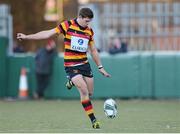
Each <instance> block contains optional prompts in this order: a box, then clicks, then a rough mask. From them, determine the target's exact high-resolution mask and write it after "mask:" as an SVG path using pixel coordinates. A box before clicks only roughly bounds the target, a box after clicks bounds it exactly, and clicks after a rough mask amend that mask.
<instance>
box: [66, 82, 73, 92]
mask: <svg viewBox="0 0 180 134" xmlns="http://www.w3.org/2000/svg"><path fill="white" fill-rule="evenodd" d="M73 86H74V84H73V82H72V81H71V80H68V81H67V82H66V87H67V89H69V90H71V88H72V87H73Z"/></svg>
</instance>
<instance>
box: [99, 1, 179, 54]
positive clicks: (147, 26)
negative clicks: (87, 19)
mask: <svg viewBox="0 0 180 134" xmlns="http://www.w3.org/2000/svg"><path fill="white" fill-rule="evenodd" d="M100 10H101V15H100V16H101V17H100V19H99V21H100V24H101V25H100V30H101V42H102V43H101V46H100V47H101V49H102V50H103V51H107V50H108V46H109V44H110V43H111V38H112V37H117V38H120V39H121V40H126V41H127V43H128V47H129V50H131V51H164V50H165V51H168V50H172V51H178V50H180V2H176V3H167V2H164V3H159V2H158V3H155V2H154V3H149V2H147V3H105V4H103V5H102V6H100Z"/></svg>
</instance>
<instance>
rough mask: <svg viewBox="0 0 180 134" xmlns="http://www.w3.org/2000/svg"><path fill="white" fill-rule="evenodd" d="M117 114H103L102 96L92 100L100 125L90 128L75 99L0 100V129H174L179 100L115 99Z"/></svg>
mask: <svg viewBox="0 0 180 134" xmlns="http://www.w3.org/2000/svg"><path fill="white" fill-rule="evenodd" d="M116 102H117V106H118V115H117V117H116V118H115V119H108V118H106V116H105V114H104V112H103V103H104V100H93V104H94V110H95V113H96V116H97V118H98V119H99V121H100V123H101V129H99V130H94V129H93V128H92V126H91V124H90V121H89V119H88V118H87V116H86V114H85V112H84V111H83V109H82V106H81V104H80V102H79V100H42V101H11V102H10V101H4V100H0V132H3V133H6V132H7V133H11V132H16V133H21V132H25V133H39V132H41V133H54V132H55V133H67V132H68V133H131V132H133V133H140V132H143V133H152V132H155V133H169V132H170V133H177V132H180V101H179V100H116Z"/></svg>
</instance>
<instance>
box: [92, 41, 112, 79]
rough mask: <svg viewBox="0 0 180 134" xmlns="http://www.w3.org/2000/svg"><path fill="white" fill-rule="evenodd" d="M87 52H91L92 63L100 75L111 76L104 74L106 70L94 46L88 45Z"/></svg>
mask: <svg viewBox="0 0 180 134" xmlns="http://www.w3.org/2000/svg"><path fill="white" fill-rule="evenodd" d="M89 50H90V52H91V56H92V58H93V60H94V62H95V63H96V65H97V66H98V69H99V72H100V73H101V74H103V75H104V76H105V77H110V76H111V75H110V74H109V73H107V72H106V70H105V69H104V67H103V66H102V64H101V60H100V57H99V53H98V51H97V49H96V47H95V46H94V44H91V45H89Z"/></svg>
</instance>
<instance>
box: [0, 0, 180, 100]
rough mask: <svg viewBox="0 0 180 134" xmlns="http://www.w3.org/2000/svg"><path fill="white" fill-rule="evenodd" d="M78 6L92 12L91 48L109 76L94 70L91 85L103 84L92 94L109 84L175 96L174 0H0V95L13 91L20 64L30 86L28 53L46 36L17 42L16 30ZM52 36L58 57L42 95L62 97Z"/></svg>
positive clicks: (178, 36)
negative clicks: (23, 67)
mask: <svg viewBox="0 0 180 134" xmlns="http://www.w3.org/2000/svg"><path fill="white" fill-rule="evenodd" d="M83 6H86V7H90V8H91V9H92V10H93V11H94V14H95V17H94V19H93V21H92V28H93V30H94V32H95V36H94V38H95V42H96V47H97V48H98V50H99V52H100V54H101V57H102V61H103V63H104V64H105V65H106V66H107V70H109V71H110V73H111V74H112V76H113V75H114V77H112V79H111V80H109V81H111V82H109V81H107V80H105V79H103V78H102V77H101V76H99V75H98V73H97V79H100V80H102V82H99V84H98V83H95V87H97V88H98V89H104V88H106V89H105V90H104V91H105V93H104V95H102V94H100V93H96V92H95V96H97V97H98V96H99V97H106V96H108V95H109V90H110V89H111V90H112V89H113V90H114V93H110V94H112V96H117V97H150V98H152V97H173V98H177V97H180V84H179V82H178V81H179V80H180V77H179V74H180V69H179V66H180V63H179V61H180V56H179V50H180V1H179V0H33V1H32V0H18V1H16V0H1V1H0V37H1V44H5V45H4V46H3V45H1V47H2V49H1V54H0V55H1V59H2V60H1V61H2V62H1V63H0V64H2V66H1V68H2V69H1V80H2V81H4V83H3V84H1V90H0V91H1V96H17V93H18V80H19V78H18V77H19V70H20V68H21V66H26V67H27V68H28V69H29V83H28V84H29V88H30V91H31V90H32V91H33V90H34V89H35V88H36V86H35V85H36V84H34V83H35V82H34V76H33V66H32V65H33V64H34V63H33V60H32V59H31V58H32V57H33V56H32V55H33V54H34V52H36V50H37V49H38V48H39V47H42V46H44V45H45V42H46V40H42V41H21V42H19V41H17V40H16V34H17V33H18V32H22V33H26V34H30V33H36V32H38V31H41V30H46V29H51V28H54V27H56V26H57V25H58V24H59V23H60V22H61V21H63V20H66V19H71V18H74V17H76V16H77V13H78V10H79V9H80V8H81V7H83ZM54 40H55V41H56V43H57V47H58V52H59V58H58V59H56V61H57V62H58V63H57V62H55V66H54V70H55V71H54V76H53V80H54V81H53V82H52V84H51V86H50V88H51V89H52V90H51V91H50V90H49V92H47V96H51V97H65V96H66V95H64V94H65V93H62V92H61V91H59V90H61V88H64V87H63V83H64V81H65V74H64V72H63V67H62V65H61V64H63V61H62V57H61V53H63V49H64V48H63V45H62V44H63V38H62V36H59V37H58V38H56V37H55V38H54ZM16 47H18V48H17V49H16ZM3 50H4V51H3ZM6 50H7V51H6ZM17 53H25V54H26V55H23V56H24V57H23V56H22V55H21V54H20V55H18V54H17ZM117 53H118V54H117ZM28 54H29V55H28ZM31 54H32V55H31ZM115 54H117V55H115ZM28 56H29V57H28ZM3 57H4V58H3ZM23 58H24V59H23ZM60 63H61V64H60ZM14 68H15V69H16V71H17V73H16V72H14V70H13V69H14ZM162 68H163V69H162ZM60 69H61V70H60ZM5 71H6V72H9V73H4V72H5ZM13 73H14V74H13ZM95 73H96V71H95ZM58 75H61V76H58ZM6 81H7V82H6ZM58 82H60V83H62V85H58ZM102 83H105V85H106V84H107V86H105V87H104V86H103V85H102ZM110 85H111V86H110ZM117 92H118V94H117ZM72 94H73V93H72ZM70 96H71V95H70Z"/></svg>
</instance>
